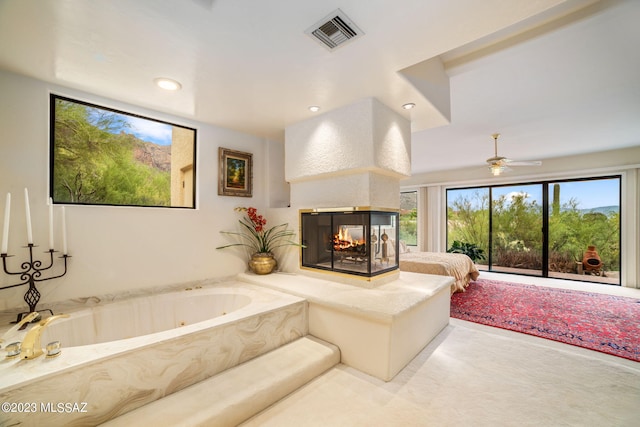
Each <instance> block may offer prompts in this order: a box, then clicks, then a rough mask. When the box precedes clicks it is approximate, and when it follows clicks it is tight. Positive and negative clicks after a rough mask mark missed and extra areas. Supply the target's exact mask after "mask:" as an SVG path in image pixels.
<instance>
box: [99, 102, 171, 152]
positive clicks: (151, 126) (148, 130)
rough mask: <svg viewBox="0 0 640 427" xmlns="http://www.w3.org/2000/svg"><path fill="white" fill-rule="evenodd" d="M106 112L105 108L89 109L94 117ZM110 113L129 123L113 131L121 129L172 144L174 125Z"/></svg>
mask: <svg viewBox="0 0 640 427" xmlns="http://www.w3.org/2000/svg"><path fill="white" fill-rule="evenodd" d="M104 112H105V110H102V109H100V108H92V109H90V110H89V114H90V115H91V116H92V117H96V116H97V115H98V113H104ZM109 113H110V114H114V115H117V116H118V118H119V119H121V120H123V121H125V122H126V123H128V124H129V126H128V127H126V128H124V129H123V128H119V129H116V130H114V131H113V133H115V134H119V133H120V131H121V130H124V132H125V133H128V134H132V135H135V136H136V137H137V138H139V139H141V140H143V141H147V142H153V143H154V144H158V145H171V135H172V131H173V126H172V125H170V124H166V123H160V122H156V121H154V120H148V119H143V118H140V117H135V116H129V115H127V114H119V113H111V112H109Z"/></svg>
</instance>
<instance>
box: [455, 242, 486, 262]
mask: <svg viewBox="0 0 640 427" xmlns="http://www.w3.org/2000/svg"><path fill="white" fill-rule="evenodd" d="M447 252H449V253H453V254H465V255H466V256H468V257H469V258H471V261H473V262H477V261H483V260H484V259H485V258H486V257H485V256H484V250H483V249H481V248H480V247H478V245H476V244H475V243H465V242H461V241H459V240H454V242H453V244H452V245H451V247H450V248H449V249H448V250H447Z"/></svg>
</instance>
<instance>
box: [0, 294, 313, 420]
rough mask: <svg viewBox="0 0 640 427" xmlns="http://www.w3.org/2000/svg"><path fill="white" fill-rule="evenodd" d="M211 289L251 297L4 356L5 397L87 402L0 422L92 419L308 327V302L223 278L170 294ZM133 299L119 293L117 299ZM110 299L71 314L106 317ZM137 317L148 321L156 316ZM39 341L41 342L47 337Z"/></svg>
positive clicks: (1, 391) (0, 392)
mask: <svg viewBox="0 0 640 427" xmlns="http://www.w3.org/2000/svg"><path fill="white" fill-rule="evenodd" d="M183 288H184V286H183ZM216 293H223V294H238V296H239V297H240V298H239V299H241V300H244V299H245V298H250V299H251V302H250V303H248V304H247V305H245V306H242V303H244V302H246V301H241V304H239V306H238V308H237V309H236V310H234V311H231V312H229V313H227V314H226V315H221V316H218V317H214V318H211V319H209V320H204V321H200V322H197V323H193V324H186V325H185V326H183V327H178V328H173V329H169V330H165V331H163V332H158V333H153V334H149V335H143V336H138V337H133V338H129V339H122V340H118V341H110V342H104V343H100V344H92V345H83V346H77V347H65V343H64V341H62V354H61V355H60V356H58V357H56V358H52V359H47V358H45V357H44V356H42V357H39V358H37V359H34V360H18V359H12V360H2V362H0V401H2V402H16V403H18V402H21V403H25V402H36V403H37V405H38V409H39V408H40V406H39V405H40V404H41V403H47V402H53V403H58V402H64V403H66V402H70V403H81V402H87V407H86V409H87V412H86V413H57V414H55V413H45V412H41V411H38V412H36V413H26V414H25V413H3V414H2V416H3V420H2V421H3V423H8V424H9V425H13V424H14V423H15V424H19V423H25V425H47V426H56V425H61V426H62V425H64V426H73V425H97V424H100V423H102V422H105V421H107V420H109V419H111V418H113V417H116V416H118V415H120V414H123V413H126V412H128V411H131V410H132V409H135V408H137V407H140V406H143V405H145V404H147V403H149V402H152V401H154V400H156V399H159V398H161V397H163V396H165V395H168V394H171V393H173V392H176V391H178V390H181V389H183V388H185V387H187V386H189V385H192V384H195V383H198V382H200V381H202V380H204V379H206V378H208V377H211V376H213V375H215V374H217V373H219V372H222V371H225V370H227V369H229V368H231V367H233V366H236V365H238V364H240V363H242V362H245V361H247V360H250V359H253V358H255V357H256V356H259V355H261V354H264V353H267V352H269V351H271V350H273V349H276V348H278V347H281V346H282V345H284V344H286V343H289V342H291V341H294V340H296V339H298V338H300V337H303V336H305V335H307V333H308V327H307V325H308V319H307V303H306V301H304V300H303V299H302V298H299V297H295V296H292V295H287V294H283V293H281V292H276V291H272V290H269V289H264V288H260V287H256V286H252V285H250V284H246V283H239V282H228V283H223V284H217V285H214V286H202V288H201V289H195V288H192V290H184V289H183V290H181V291H176V292H174V293H172V294H168V295H167V296H168V297H169V298H171V299H173V298H180V297H183V296H188V297H187V298H191V297H195V298H191V301H189V304H190V303H191V302H194V301H195V300H198V299H200V300H203V301H204V300H206V296H207V295H212V294H216ZM143 300H144V298H143ZM132 301H134V300H131V299H123V300H121V302H116V303H114V304H122V303H125V304H129V303H130V302H132ZM68 305H73V304H68ZM109 305H110V304H106V305H101V304H99V305H97V306H95V307H92V308H86V307H84V306H83V304H81V305H80V307H78V308H77V309H76V311H74V310H67V312H68V313H69V314H71V318H73V316H74V313H75V314H76V315H77V316H82V315H83V314H82V313H83V312H86V311H93V312H95V316H96V318H98V317H100V316H101V315H105V313H101V310H102V309H103V308H104V307H109ZM199 309H204V310H206V309H207V307H202V308H198V307H197V304H194V305H193V310H194V311H197V310H199ZM167 315H168V314H167ZM133 318H135V316H133ZM65 320H66V319H65ZM131 320H132V319H131V318H130V319H121V320H120V321H123V322H125V323H128V322H131ZM137 320H138V321H140V322H142V323H145V322H151V323H152V320H153V319H137ZM59 322H62V320H59ZM106 323H107V324H112V325H113V327H114V328H115V329H118V328H123V329H125V328H126V326H127V325H125V324H121V325H118V319H117V318H116V319H109V322H106ZM54 325H55V322H54V323H52V324H51V326H54ZM91 327H92V326H91ZM42 345H43V346H45V345H46V342H45V341H44V340H43V343H42Z"/></svg>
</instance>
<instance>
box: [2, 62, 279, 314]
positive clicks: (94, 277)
mask: <svg viewBox="0 0 640 427" xmlns="http://www.w3.org/2000/svg"><path fill="white" fill-rule="evenodd" d="M50 91H52V92H55V93H58V94H61V95H66V96H70V97H74V98H76V99H81V100H85V101H89V102H93V103H96V104H99V105H105V106H109V107H114V108H117V109H120V110H123V111H127V112H132V113H136V114H140V115H143V116H148V117H153V118H157V119H161V120H166V121H168V122H172V123H176V124H180V125H185V126H189V127H193V128H196V129H197V132H198V141H197V165H196V186H197V199H196V200H197V202H196V203H197V209H195V210H193V209H167V208H164V209H163V208H134V207H108V206H73V205H67V206H66V214H67V230H68V247H69V254H70V255H71V256H72V258H70V260H69V271H68V273H67V275H66V276H65V277H62V278H59V279H54V280H52V281H50V282H44V283H41V284H38V289H39V291H40V293H41V294H42V298H41V302H40V304H41V305H42V306H43V307H45V306H46V303H47V302H53V301H60V300H66V299H69V298H76V297H85V296H92V295H103V294H108V293H118V292H123V291H126V290H130V289H136V288H148V287H155V286H162V285H169V284H175V283H181V282H187V281H192V280H198V279H204V278H227V277H230V276H232V275H235V274H237V273H239V272H241V271H244V270H245V262H246V259H244V258H243V257H241V256H239V255H238V252H236V251H234V250H222V251H221V250H216V249H215V248H216V247H217V246H219V245H222V244H223V243H225V242H226V240H224V238H223V236H222V235H221V234H220V230H232V229H234V228H235V227H236V224H237V220H238V219H239V216H238V215H239V214H236V213H234V212H233V208H234V207H237V206H249V205H251V206H254V207H257V208H258V209H265V208H266V207H267V205H268V197H267V191H268V189H267V188H266V187H267V182H268V181H267V179H265V176H266V163H267V160H266V155H267V145H268V142H267V141H265V140H263V139H261V138H257V137H254V136H249V135H246V134H242V133H239V132H235V131H230V130H226V129H222V128H219V127H216V126H212V125H208V124H204V123H199V122H194V121H190V120H187V119H184V118H180V117H175V116H170V115H167V114H163V113H158V112H154V111H149V110H147V109H144V108H139V107H136V106H132V105H127V104H123V103H120V102H116V101H113V100H109V99H104V98H100V97H97V96H93V95H90V94H86V93H80V92H77V91H74V90H70V89H66V88H62V87H56V86H52V85H50V84H47V83H44V82H41V81H37V80H33V79H30V78H27V77H22V76H17V75H15V74H11V73H6V72H0V93H1V94H2V95H1V97H0V209H1V210H2V211H4V201H5V195H6V193H7V192H11V194H12V209H11V230H10V233H9V251H8V252H9V254H12V255H16V256H15V257H13V258H10V259H9V266H10V268H11V269H12V270H15V269H17V268H19V263H21V262H23V261H26V257H27V251H26V249H24V248H22V246H23V245H25V244H26V225H25V222H26V221H25V215H24V201H23V200H24V197H23V192H24V188H25V187H28V189H29V193H30V202H31V216H32V222H33V234H34V243H35V244H36V245H39V246H40V247H39V248H36V250H35V253H36V254H38V256H41V255H45V254H43V253H42V252H44V251H45V250H47V246H48V243H47V242H48V237H47V236H48V234H47V233H48V231H47V230H48V225H47V207H46V201H47V198H48V188H49V93H50ZM219 146H222V147H225V148H231V149H234V150H240V151H247V152H251V153H253V155H254V179H253V197H252V198H244V197H227V196H218V194H217V179H218V147H219ZM270 167H272V168H277V167H279V168H280V169H283V168H284V165H283V164H280V165H276V164H270ZM282 184H283V185H284V182H283V183H282ZM274 185H275V184H273V183H272V184H271V187H272V190H273V187H274ZM278 194H282V191H281V190H278ZM60 209H61V208H60V206H58V205H56V207H55V216H56V218H55V222H56V226H58V229H57V230H56V233H55V238H56V240H57V242H60V236H61V233H60V227H59V225H60V224H59V221H60ZM0 215H2V214H1V213H0ZM0 232H1V230H0ZM56 246H57V247H58V248H59V247H60V245H59V244H57V245H56ZM47 274H48V273H45V274H44V277H46V276H47ZM14 283H16V276H13V277H8V276H7V275H6V274H4V273H2V274H0V286H6V285H10V284H14ZM26 290H27V286H20V287H17V288H12V289H6V290H0V309H8V308H14V307H24V308H26V305H25V303H24V301H23V300H22V298H23V295H24V292H25V291H26Z"/></svg>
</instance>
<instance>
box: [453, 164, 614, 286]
mask: <svg viewBox="0 0 640 427" xmlns="http://www.w3.org/2000/svg"><path fill="white" fill-rule="evenodd" d="M620 191H621V188H620V177H619V176H612V177H604V178H585V179H579V180H558V181H544V182H536V183H526V184H510V185H496V186H489V187H477V188H462V189H449V190H447V247H449V246H450V245H451V244H452V243H453V242H454V241H455V240H459V241H462V242H465V243H472V244H475V245H476V246H478V247H480V248H481V249H483V250H484V251H485V253H486V254H488V256H487V259H486V261H485V265H482V266H478V267H479V269H484V270H489V271H496V272H504V273H517V274H526V275H533V276H542V277H554V278H564V279H575V280H582V281H592V282H600V283H607V284H617V285H619V284H620Z"/></svg>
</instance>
